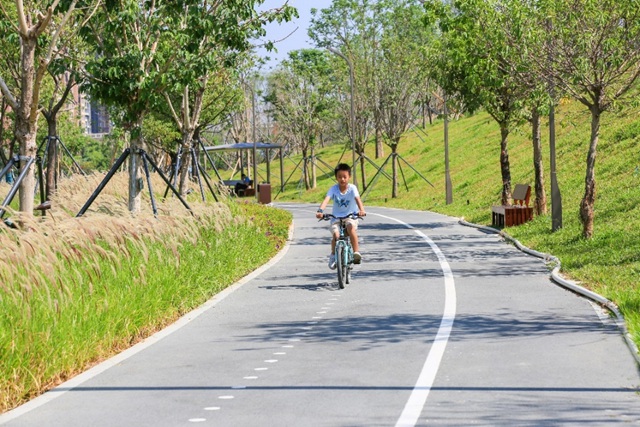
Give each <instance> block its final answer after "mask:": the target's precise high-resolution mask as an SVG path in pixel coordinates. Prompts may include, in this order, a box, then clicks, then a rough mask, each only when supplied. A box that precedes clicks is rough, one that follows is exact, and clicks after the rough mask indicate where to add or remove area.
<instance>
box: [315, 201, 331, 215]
mask: <svg viewBox="0 0 640 427" xmlns="http://www.w3.org/2000/svg"><path fill="white" fill-rule="evenodd" d="M329 200H331V197H329V196H327V197H325V198H324V200H323V201H322V203H321V204H320V207H319V208H318V212H316V218H318V219H320V218H322V211H324V208H326V207H327V205H328V204H329Z"/></svg>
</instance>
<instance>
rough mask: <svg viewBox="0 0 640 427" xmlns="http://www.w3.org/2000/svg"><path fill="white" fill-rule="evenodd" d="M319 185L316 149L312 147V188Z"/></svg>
mask: <svg viewBox="0 0 640 427" xmlns="http://www.w3.org/2000/svg"><path fill="white" fill-rule="evenodd" d="M317 185H318V174H317V173H316V150H315V148H314V147H313V146H312V147H311V188H316V186H317Z"/></svg>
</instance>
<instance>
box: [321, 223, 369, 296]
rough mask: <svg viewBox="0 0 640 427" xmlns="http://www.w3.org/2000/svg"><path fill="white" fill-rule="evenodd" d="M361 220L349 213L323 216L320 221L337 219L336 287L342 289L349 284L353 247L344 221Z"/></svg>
mask: <svg viewBox="0 0 640 427" xmlns="http://www.w3.org/2000/svg"><path fill="white" fill-rule="evenodd" d="M349 218H353V219H362V217H361V216H359V215H358V214H357V213H351V214H349V215H346V216H343V217H337V216H333V215H332V214H323V215H322V219H321V220H320V221H329V220H331V219H337V220H338V221H339V222H340V224H339V227H338V228H339V230H340V236H339V237H338V240H336V249H335V259H336V270H337V271H338V287H340V289H344V285H345V284H349V282H351V270H352V269H353V247H351V240H350V239H349V234H347V222H346V221H345V220H346V219H349Z"/></svg>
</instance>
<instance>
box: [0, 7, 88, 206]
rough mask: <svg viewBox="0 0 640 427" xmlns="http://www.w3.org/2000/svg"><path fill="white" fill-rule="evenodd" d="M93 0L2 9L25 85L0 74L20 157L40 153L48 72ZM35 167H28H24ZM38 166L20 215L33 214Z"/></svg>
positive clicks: (24, 187) (0, 30)
mask: <svg viewBox="0 0 640 427" xmlns="http://www.w3.org/2000/svg"><path fill="white" fill-rule="evenodd" d="M91 4H92V2H91V1H89V0H88V1H86V2H85V1H82V0H71V1H64V2H60V1H59V0H54V1H53V2H51V1H43V0H36V1H30V2H28V3H25V2H24V1H23V0H15V2H14V5H15V9H13V8H11V9H10V8H9V7H8V6H7V7H4V6H1V5H0V12H1V15H0V20H1V21H2V22H0V38H9V39H12V40H15V39H16V38H18V39H19V40H15V41H16V45H17V46H19V52H20V53H19V61H20V67H19V68H18V70H19V71H18V72H19V76H18V77H19V82H18V84H17V85H16V86H15V88H10V87H9V85H8V84H7V82H6V80H5V78H4V77H3V76H2V75H0V89H1V90H2V94H3V96H4V99H5V100H6V102H7V103H8V104H9V105H10V106H11V108H12V110H13V111H14V113H15V120H16V122H15V136H16V139H17V141H18V144H19V147H20V155H21V156H23V157H26V158H35V156H36V152H37V149H38V145H37V141H36V133H37V127H38V115H39V106H40V105H39V104H40V93H41V89H42V84H43V79H44V77H45V74H46V72H47V68H48V67H49V64H50V63H51V61H52V60H54V59H55V58H57V57H58V55H59V53H60V52H61V50H64V48H65V42H66V40H68V39H67V38H65V36H66V33H68V32H69V29H70V28H71V27H72V26H71V25H70V24H71V23H72V22H74V25H73V27H74V28H78V27H81V26H82V25H83V24H82V22H76V18H78V19H81V15H80V14H77V13H75V12H76V6H77V5H82V6H84V7H89V6H91ZM28 164H29V163H28V162H23V163H22V168H23V170H24V168H26V167H27V165H28ZM34 172H35V162H32V163H31V166H30V167H29V168H28V170H27V171H26V175H25V178H24V180H23V181H22V183H21V184H20V195H19V199H20V211H21V212H24V213H25V214H27V215H32V214H33V206H34V199H33V194H34V190H35V173H34Z"/></svg>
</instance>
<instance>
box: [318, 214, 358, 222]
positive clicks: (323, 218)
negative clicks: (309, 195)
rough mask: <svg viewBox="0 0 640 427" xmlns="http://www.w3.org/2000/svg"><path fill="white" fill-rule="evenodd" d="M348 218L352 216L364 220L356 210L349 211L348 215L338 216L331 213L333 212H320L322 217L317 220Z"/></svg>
mask: <svg viewBox="0 0 640 427" xmlns="http://www.w3.org/2000/svg"><path fill="white" fill-rule="evenodd" d="M349 218H353V219H362V220H364V217H362V216H360V215H358V213H357V212H353V213H350V214H349V215H346V216H340V217H338V216H335V215H333V214H328V213H326V214H322V218H320V219H319V221H328V220H330V219H337V220H341V219H349Z"/></svg>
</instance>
